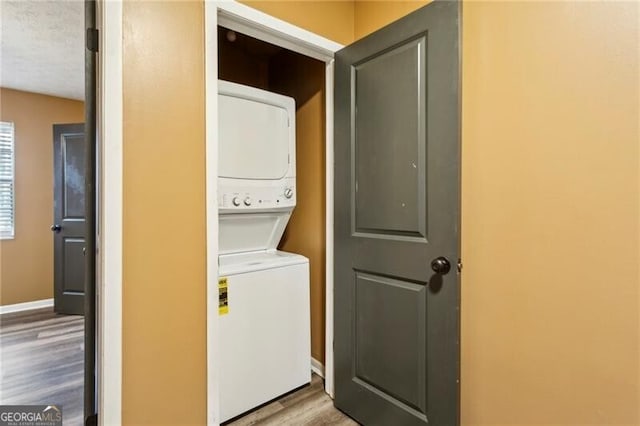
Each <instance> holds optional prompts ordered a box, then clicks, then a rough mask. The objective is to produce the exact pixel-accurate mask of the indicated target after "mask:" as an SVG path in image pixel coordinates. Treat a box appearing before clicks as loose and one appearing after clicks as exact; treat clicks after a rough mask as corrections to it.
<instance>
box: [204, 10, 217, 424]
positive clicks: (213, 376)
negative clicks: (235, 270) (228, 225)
mask: <svg viewBox="0 0 640 426" xmlns="http://www.w3.org/2000/svg"><path fill="white" fill-rule="evenodd" d="M218 6H219V3H217V2H213V1H211V0H207V1H205V3H204V22H205V29H204V33H205V67H204V68H205V123H206V124H205V151H206V152H205V161H206V182H205V188H206V221H207V424H208V425H214V426H217V425H219V424H220V398H219V389H220V387H219V374H218V367H219V362H218V360H219V359H220V355H219V351H218V337H219V336H220V333H219V330H220V327H219V321H218V185H217V182H218V158H217V157H218Z"/></svg>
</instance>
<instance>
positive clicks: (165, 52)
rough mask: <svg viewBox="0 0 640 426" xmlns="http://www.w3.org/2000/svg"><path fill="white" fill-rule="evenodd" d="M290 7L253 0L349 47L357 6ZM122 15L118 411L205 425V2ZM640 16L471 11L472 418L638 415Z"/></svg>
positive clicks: (466, 251)
mask: <svg viewBox="0 0 640 426" xmlns="http://www.w3.org/2000/svg"><path fill="white" fill-rule="evenodd" d="M279 3H281V5H280V6H278V4H276V3H275V2H274V3H273V4H270V3H262V2H260V3H250V4H251V5H252V6H254V7H257V8H260V9H263V10H266V11H268V12H270V13H273V14H275V15H276V16H278V17H280V18H283V19H287V20H290V21H292V22H294V23H296V24H298V25H302V26H306V27H307V28H308V29H310V30H312V31H315V32H318V33H320V34H323V35H325V36H327V37H328V38H331V39H334V40H336V41H339V42H343V43H344V42H349V41H350V39H349V32H348V31H349V30H347V31H345V30H344V28H345V25H346V26H347V27H349V23H348V22H349V20H348V19H346V20H345V22H346V23H344V24H338V23H337V22H336V19H338V18H344V17H345V16H346V15H348V13H344V11H345V10H348V9H349V5H348V4H342V3H336V4H335V5H334V6H335V10H334V13H333V14H328V15H325V16H323V15H320V14H317V15H316V14H314V13H311V12H310V10H311V9H309V8H308V6H307V3H306V2H279ZM318 7H320V6H318ZM356 7H357V6H356ZM399 7H403V8H404V6H399ZM403 10H405V9H403ZM124 13H125V16H124V23H125V34H124V45H125V53H124V73H125V76H124V78H125V80H124V84H125V152H124V156H125V159H124V161H125V206H124V207H125V218H124V219H125V237H124V238H125V240H124V250H125V253H124V255H125V265H124V266H125V268H124V353H123V358H124V360H123V362H124V372H123V376H124V377H123V379H124V389H123V409H124V413H123V420H124V423H125V424H131V425H133V424H159V423H162V422H164V423H165V424H169V423H175V424H203V423H204V420H205V413H206V401H205V398H206V389H205V383H206V382H205V380H206V365H205V352H204V351H205V331H204V326H205V316H204V312H205V300H204V295H205V294H204V289H205V277H204V274H205V261H204V256H205V250H206V249H205V241H204V187H203V183H204V119H203V114H204V113H203V108H204V99H203V93H204V77H203V74H202V60H203V27H202V21H203V10H202V4H201V3H199V2H197V3H195V2H157V3H156V2H141V3H138V2H130V3H125V7H124ZM361 13H364V12H361ZM385 13H387V12H385ZM401 13H402V12H401ZM360 16H363V15H360ZM387 16H393V15H390V14H389V15H387ZM398 16H399V15H398ZM355 18H356V24H355V27H358V28H361V29H360V31H361V34H363V33H365V32H367V31H370V29H371V28H375V27H376V26H378V25H381V24H380V23H376V24H375V25H368V24H367V23H366V22H365V23H364V24H362V23H360V24H358V23H357V16H356V17H355ZM307 20H312V22H308V21H307ZM603 22H606V23H612V25H610V26H608V27H606V28H603ZM637 22H638V14H637V5H635V4H632V3H626V4H625V3H613V2H612V3H606V4H600V3H578V2H568V3H540V4H534V3H522V2H516V3H503V2H500V3H471V4H466V5H465V11H464V20H463V23H464V28H463V29H464V41H463V50H464V55H463V63H464V67H465V68H464V75H463V92H464V99H463V104H464V108H463V126H464V128H463V157H464V158H463V235H462V238H463V256H464V260H465V272H464V278H463V309H462V315H463V330H462V333H463V336H462V337H463V340H462V344H463V357H462V363H463V371H462V374H463V384H462V419H463V423H464V424H541V423H547V424H548V423H556V424H581V423H599V424H614V423H619V424H622V423H627V424H638V422H639V421H640V419H639V414H638V411H637V410H638V406H640V404H639V402H640V401H639V397H638V381H639V380H640V375H639V371H638V359H640V354H639V353H638V338H637V336H638V332H639V331H640V330H638V278H639V277H638V258H639V257H640V253H639V248H638V239H639V237H640V230H639V229H638V217H640V212H639V211H638V192H639V191H638V183H639V176H638V156H639V152H638V137H639V135H638V123H637V117H638V113H639V111H638V80H637V75H638V74H639V71H640V70H639V69H638V59H637V53H636V52H638V46H637V44H634V42H635V40H637V38H636V34H637V25H638V24H637ZM613 23H615V25H613ZM365 24H367V25H365ZM569 24H570V25H569ZM350 28H351V30H350V31H352V32H353V31H355V30H354V29H353V28H354V27H350ZM363 28H364V29H363ZM366 28H369V29H366ZM611 76H615V78H611ZM176 147H179V148H180V150H178V151H176ZM177 153H179V156H180V160H181V161H175V160H176V157H177V155H178V154H177ZM171 167H173V168H174V169H171ZM170 170H171V172H170ZM167 200H171V202H167ZM174 223H179V224H180V233H177V232H176V233H175V234H172V233H171V232H168V231H167V229H168V228H167V226H168V225H171V224H174ZM158 413H162V417H158Z"/></svg>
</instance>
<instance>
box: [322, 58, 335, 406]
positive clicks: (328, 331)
mask: <svg viewBox="0 0 640 426" xmlns="http://www.w3.org/2000/svg"><path fill="white" fill-rule="evenodd" d="M334 70H335V61H331V62H329V63H327V70H326V76H325V82H326V88H325V91H326V94H325V99H326V102H325V104H326V112H325V121H326V123H325V125H326V127H325V128H326V131H325V134H326V142H325V144H326V146H325V149H326V151H325V156H326V163H327V164H326V170H325V174H326V184H325V188H326V201H325V204H326V211H325V217H326V230H325V232H326V235H325V238H326V243H325V264H326V271H325V309H324V310H325V327H324V330H325V331H324V337H325V341H324V345H325V347H324V362H325V376H324V378H325V380H324V390H325V392H327V393H328V394H329V396H331V398H333V397H334V395H335V393H334V376H333V375H334V367H333V365H334V364H333V196H334V194H333V188H334V186H333V182H334V176H333V166H334V150H333V147H334V142H333V102H334V100H333V87H334V79H333V77H334Z"/></svg>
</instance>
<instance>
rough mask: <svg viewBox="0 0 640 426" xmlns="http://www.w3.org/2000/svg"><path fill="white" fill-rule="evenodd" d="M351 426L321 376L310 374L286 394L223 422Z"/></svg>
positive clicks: (234, 424)
mask: <svg viewBox="0 0 640 426" xmlns="http://www.w3.org/2000/svg"><path fill="white" fill-rule="evenodd" d="M252 425H257V426H282V425H291V426H325V425H331V426H354V425H358V423H357V422H356V421H354V420H353V419H351V418H349V417H348V416H347V415H345V414H344V413H342V412H341V411H340V410H338V409H336V408H335V407H334V406H333V400H332V399H331V398H330V397H329V395H327V394H326V393H325V391H324V384H323V381H322V379H321V378H320V377H319V376H317V375H315V374H314V375H313V376H312V379H311V384H309V385H308V386H305V387H303V388H301V389H298V390H297V391H295V392H292V393H290V394H287V395H285V396H283V397H281V398H279V399H276V400H275V401H272V402H271V403H269V404H267V405H264V406H262V407H260V408H258V409H256V410H254V411H251V412H249V413H247V414H246V415H244V416H242V417H238V418H236V419H234V420H232V421H231V422H229V423H227V424H226V425H225V426H252Z"/></svg>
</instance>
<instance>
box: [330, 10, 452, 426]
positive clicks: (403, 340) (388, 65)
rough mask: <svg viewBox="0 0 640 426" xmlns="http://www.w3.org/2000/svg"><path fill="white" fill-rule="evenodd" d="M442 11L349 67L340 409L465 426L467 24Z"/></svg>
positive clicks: (404, 28) (379, 419)
mask: <svg viewBox="0 0 640 426" xmlns="http://www.w3.org/2000/svg"><path fill="white" fill-rule="evenodd" d="M459 7H460V6H459V4H458V3H456V2H440V1H436V2H434V3H431V4H429V5H427V6H425V7H424V8H422V9H420V10H418V11H416V12H414V13H412V14H411V15H408V16H406V17H404V18H403V19H401V20H399V21H397V22H395V23H392V24H391V25H389V26H387V27H385V28H383V29H381V30H379V31H377V32H376V33H373V34H371V35H370V36H368V37H366V38H364V39H362V40H360V41H357V42H356V43H354V44H353V45H351V46H348V47H346V48H345V49H343V50H341V51H340V52H338V54H337V55H336V71H335V72H336V75H335V78H336V80H335V291H334V294H335V302H334V303H335V307H334V308H335V330H334V334H335V342H334V354H335V405H336V406H337V407H338V408H339V409H341V410H342V411H344V412H346V413H347V414H349V415H350V416H351V417H353V418H354V419H356V420H357V421H359V422H360V423H362V424H365V425H393V426H396V425H422V424H427V423H429V424H431V425H455V424H458V423H459V414H458V413H459V300H460V296H459V295H460V291H459V274H458V270H457V264H458V259H459V223H460V220H459V186H460V179H459V156H460V129H459V125H460V115H459V108H460V93H459V77H460V64H459V56H458V55H459V47H460V46H459V42H460V37H459V21H460V9H459Z"/></svg>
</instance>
